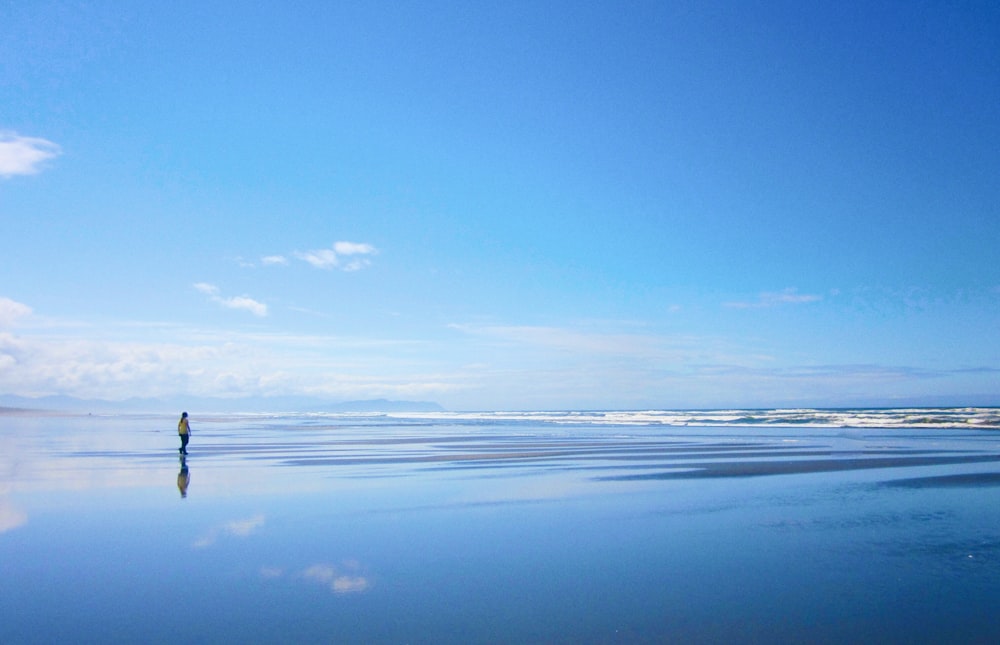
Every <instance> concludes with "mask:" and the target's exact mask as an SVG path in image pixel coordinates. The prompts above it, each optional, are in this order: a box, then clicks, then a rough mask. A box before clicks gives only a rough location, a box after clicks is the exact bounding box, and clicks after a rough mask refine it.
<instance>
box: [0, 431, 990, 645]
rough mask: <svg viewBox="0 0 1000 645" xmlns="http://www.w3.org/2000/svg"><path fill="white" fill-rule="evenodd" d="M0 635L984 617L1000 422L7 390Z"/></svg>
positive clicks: (941, 638)
mask: <svg viewBox="0 0 1000 645" xmlns="http://www.w3.org/2000/svg"><path fill="white" fill-rule="evenodd" d="M5 422H6V424H7V430H8V435H7V447H8V450H7V451H6V452H5V453H4V454H3V456H2V458H0V482H2V488H0V561H2V562H4V573H5V575H4V576H3V577H2V578H0V606H3V607H4V608H5V611H4V621H2V624H0V642H16V643H49V642H64V641H76V642H79V641H89V642H152V643H158V642H162V643H172V642H176V641H178V640H183V641H187V642H195V643H215V642H234V641H237V642H256V643H284V642H345V643H661V642H684V643H716V642H727V643H743V642H745V643H751V642H803V643H804V642H809V643H817V642H819V643H822V642H827V643H840V642H900V643H902V642H906V643H932V642H993V641H995V640H998V639H1000V620H997V619H995V618H994V617H993V614H994V611H993V607H994V606H995V604H996V602H997V601H1000V531H998V528H997V527H1000V435H996V434H995V433H993V432H991V431H975V430H942V429H905V428H904V429H898V428H893V429H879V428H868V429H858V428H846V429H845V428H799V427H768V428H759V427H758V428H741V427H731V428H707V427H688V428H662V427H626V426H611V427H608V426H603V427H599V428H598V427H593V426H588V425H576V426H574V425H566V424H559V425H556V424H552V423H521V422H519V423H504V422H497V423H483V422H482V421H476V422H475V423H464V424H463V423H433V422H426V421H420V420H394V419H338V420H334V421H331V420H329V419H319V420H315V419H308V418H307V419H303V418H278V417H276V418H258V417H215V418H212V417H207V418H201V419H199V418H197V417H195V418H194V421H193V423H192V426H193V430H194V434H193V437H192V441H191V444H190V446H189V451H190V453H191V454H190V455H189V456H188V457H187V458H186V459H183V460H181V459H180V458H179V456H178V455H177V452H176V450H177V445H178V439H177V436H176V433H175V432H174V431H173V426H174V425H175V423H176V420H175V419H173V418H161V417H117V418H98V417H93V418H90V417H78V418H67V417H62V418H54V417H31V416H30V415H29V416H20V415H10V416H6V417H5Z"/></svg>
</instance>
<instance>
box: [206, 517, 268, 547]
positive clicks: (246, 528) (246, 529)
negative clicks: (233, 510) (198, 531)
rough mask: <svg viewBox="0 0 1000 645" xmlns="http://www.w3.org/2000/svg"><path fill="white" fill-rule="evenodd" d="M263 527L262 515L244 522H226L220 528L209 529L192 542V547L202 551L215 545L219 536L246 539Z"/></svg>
mask: <svg viewBox="0 0 1000 645" xmlns="http://www.w3.org/2000/svg"><path fill="white" fill-rule="evenodd" d="M263 525H264V516H263V515H254V516H253V517H251V518H247V519H245V520H233V521H232V522H226V523H225V524H223V525H222V526H217V527H213V528H211V529H209V531H208V532H207V533H206V534H205V535H203V536H202V537H200V538H198V539H197V540H195V542H194V547H195V548H196V549H204V548H205V547H209V546H211V545H213V544H215V541H216V540H218V539H219V536H220V535H231V536H233V537H247V536H248V535H250V534H252V533H253V532H254V531H256V530H257V529H258V528H260V527H261V526H263Z"/></svg>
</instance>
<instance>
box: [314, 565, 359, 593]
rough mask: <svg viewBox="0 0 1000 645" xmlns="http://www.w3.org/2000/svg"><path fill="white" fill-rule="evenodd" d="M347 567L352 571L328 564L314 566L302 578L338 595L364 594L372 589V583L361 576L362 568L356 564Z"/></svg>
mask: <svg viewBox="0 0 1000 645" xmlns="http://www.w3.org/2000/svg"><path fill="white" fill-rule="evenodd" d="M345 567H346V568H347V569H350V571H347V572H345V571H341V570H339V569H337V568H336V567H333V566H330V565H328V564H314V565H313V566H311V567H309V568H308V569H306V570H305V571H303V572H302V577H303V578H306V579H307V580H313V581H315V582H318V583H320V584H323V585H327V586H329V587H330V590H331V591H333V592H334V593H338V594H347V593H362V592H364V591H367V590H368V588H369V587H371V581H370V580H369V579H368V578H367V577H366V576H363V575H360V571H358V570H359V569H360V566H359V565H358V564H357V563H356V562H347V563H345Z"/></svg>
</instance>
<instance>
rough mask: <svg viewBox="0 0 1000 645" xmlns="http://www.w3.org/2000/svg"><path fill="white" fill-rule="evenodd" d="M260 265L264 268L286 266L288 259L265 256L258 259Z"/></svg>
mask: <svg viewBox="0 0 1000 645" xmlns="http://www.w3.org/2000/svg"><path fill="white" fill-rule="evenodd" d="M260 263H261V264H263V265H264V266H274V265H278V264H281V265H284V264H288V258H286V257H285V256H283V255H267V256H264V257H262V258H261V259H260Z"/></svg>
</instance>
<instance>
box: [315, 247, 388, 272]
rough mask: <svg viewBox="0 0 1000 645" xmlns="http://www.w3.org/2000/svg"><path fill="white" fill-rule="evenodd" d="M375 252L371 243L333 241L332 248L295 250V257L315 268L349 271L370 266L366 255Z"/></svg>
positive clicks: (376, 251) (369, 260)
mask: <svg viewBox="0 0 1000 645" xmlns="http://www.w3.org/2000/svg"><path fill="white" fill-rule="evenodd" d="M377 253H378V250H377V249H376V248H375V247H374V246H372V245H371V244H364V243H359V242H334V243H333V247H332V248H329V249H316V250H314V251H304V252H297V253H296V254H295V257H297V258H298V259H300V260H302V261H303V262H307V263H309V264H311V265H312V266H314V267H316V268H317V269H340V270H342V271H348V272H351V271H360V270H361V269H363V268H365V267H367V266H370V265H371V259H370V258H369V257H367V256H370V255H375V254H377Z"/></svg>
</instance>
